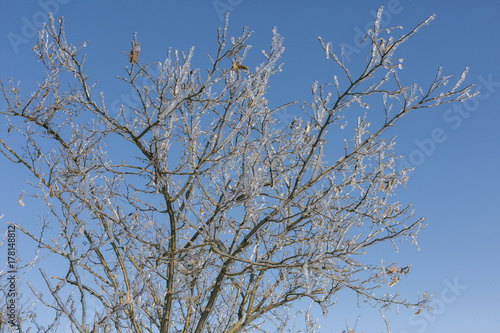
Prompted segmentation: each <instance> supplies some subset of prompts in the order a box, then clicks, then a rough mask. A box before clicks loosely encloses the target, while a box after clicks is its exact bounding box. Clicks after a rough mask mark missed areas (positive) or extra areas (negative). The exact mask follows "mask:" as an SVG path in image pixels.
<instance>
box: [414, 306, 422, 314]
mask: <svg viewBox="0 0 500 333" xmlns="http://www.w3.org/2000/svg"><path fill="white" fill-rule="evenodd" d="M422 310H423V309H422V308H420V309H418V311H417V312H415V315H418V314H419V313H420V312H422Z"/></svg>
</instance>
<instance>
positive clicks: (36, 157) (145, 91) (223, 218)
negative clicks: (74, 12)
mask: <svg viewBox="0 0 500 333" xmlns="http://www.w3.org/2000/svg"><path fill="white" fill-rule="evenodd" d="M432 18H433V17H429V18H428V19H427V20H425V21H424V22H423V23H421V24H419V25H418V26H417V27H415V28H414V29H413V30H411V31H410V32H409V33H407V34H404V35H401V36H400V37H399V38H393V37H388V32H389V31H388V29H381V28H380V20H381V10H379V12H378V16H377V19H376V21H375V23H374V26H373V28H372V29H370V30H369V31H368V32H367V33H366V36H365V40H366V41H367V42H368V43H371V46H370V48H369V50H368V52H367V58H366V64H365V65H364V66H363V67H362V68H361V70H359V71H358V73H357V74H354V73H353V72H351V71H349V69H348V68H347V65H346V63H345V62H344V60H343V59H344V56H343V52H342V50H340V55H339V56H337V55H335V54H334V53H333V51H332V49H333V48H332V46H331V43H325V42H323V40H322V39H321V38H320V45H321V47H322V48H323V49H324V51H325V52H326V57H327V58H329V59H331V61H333V64H335V66H337V67H336V68H337V70H336V71H337V72H338V74H337V75H338V77H337V76H335V77H334V80H333V82H332V83H325V84H319V83H318V82H316V83H314V84H313V86H312V99H311V101H310V102H291V103H289V104H286V105H281V106H279V107H271V106H270V103H269V102H268V100H267V99H266V97H265V96H266V91H267V89H268V83H269V79H270V77H271V76H272V75H273V74H275V73H277V72H279V71H280V70H281V66H280V63H279V59H280V56H281V55H282V53H283V46H282V42H283V40H282V38H281V37H280V35H279V34H278V33H277V31H276V30H273V35H272V42H271V46H270V49H269V50H268V51H262V56H263V57H262V62H261V63H260V64H259V65H258V66H256V67H254V68H249V67H250V65H249V64H248V62H249V61H248V59H247V55H248V53H249V50H250V46H249V44H248V42H249V38H250V35H251V32H250V31H248V30H247V29H246V28H245V29H243V31H242V33H241V35H240V36H238V37H234V38H229V36H228V34H227V18H226V22H225V25H224V27H223V28H222V29H220V30H219V31H218V38H217V44H218V47H217V51H216V54H215V55H214V56H213V57H210V63H211V64H210V67H209V68H208V69H207V70H206V71H202V70H200V69H197V68H192V67H191V62H192V58H193V54H194V49H193V48H191V49H190V50H189V51H188V52H187V53H183V52H179V51H177V50H175V51H169V52H168V54H167V56H166V59H165V61H164V62H155V63H148V64H141V59H140V55H139V43H138V42H137V41H136V39H135V36H134V39H133V41H132V50H131V53H130V55H129V60H130V64H128V66H129V67H126V75H124V76H123V77H119V79H120V80H122V81H123V82H126V83H127V84H129V85H130V86H131V87H132V88H133V90H134V94H136V95H135V96H136V98H137V99H138V100H139V101H140V103H139V104H140V105H139V107H133V106H130V105H122V106H121V108H120V111H119V112H118V113H113V112H112V111H110V109H109V108H108V106H107V104H106V103H105V100H104V95H103V94H102V93H97V92H96V86H95V83H93V81H92V79H91V78H90V77H89V76H87V75H86V74H85V73H84V59H85V57H84V56H82V55H81V50H82V48H83V47H85V44H82V45H81V46H80V47H75V46H73V45H71V44H69V43H68V42H67V41H66V39H65V35H64V31H63V22H62V20H59V22H58V23H57V22H56V21H54V20H53V19H51V21H50V24H49V25H47V26H44V27H43V28H42V29H41V30H40V32H39V39H38V42H37V44H36V46H35V48H34V52H35V53H36V55H37V56H38V59H39V60H40V62H41V63H42V64H43V65H44V66H45V68H46V73H47V74H46V78H44V79H43V80H42V81H41V82H39V83H38V89H37V90H36V91H34V92H32V93H30V94H28V95H23V94H22V93H21V89H20V86H19V85H18V84H15V83H14V82H13V81H9V82H3V81H2V82H1V87H2V92H3V96H4V99H5V101H6V103H7V106H6V108H5V109H4V110H2V111H1V113H2V114H3V115H5V116H6V118H7V121H8V126H9V127H8V129H9V130H8V132H9V134H7V133H3V134H2V137H1V139H0V143H1V146H0V152H1V153H2V154H3V156H4V157H5V158H6V159H8V160H10V161H11V162H13V163H18V164H19V165H22V166H23V167H25V168H26V169H27V170H29V172H30V173H31V174H32V175H33V179H34V181H32V182H31V184H32V185H33V186H34V187H35V190H34V191H33V192H32V193H31V192H30V193H29V195H32V196H35V197H36V198H38V199H40V200H42V201H44V202H45V204H46V205H47V207H48V209H49V211H50V218H49V219H48V220H47V223H50V224H51V225H52V226H53V227H54V226H57V228H56V229H57V234H56V235H55V236H54V237H40V234H39V232H40V230H38V231H36V230H33V229H30V228H28V227H26V226H22V225H16V227H17V228H18V229H19V230H21V231H22V232H24V233H25V234H26V235H27V236H29V237H31V238H32V239H33V241H34V244H36V245H37V246H39V247H40V249H41V251H42V252H44V253H50V254H52V256H56V257H59V259H60V260H61V262H62V263H64V264H62V265H63V267H64V266H65V267H66V268H67V273H64V274H59V273H57V272H56V273H54V272H49V269H47V268H40V273H41V278H42V279H43V281H44V283H45V285H46V288H47V292H45V293H43V294H42V292H40V291H39V290H36V289H35V288H34V287H33V288H32V291H33V293H34V295H35V297H36V298H37V299H38V303H39V304H38V305H37V306H43V305H44V306H47V307H48V308H51V309H52V311H54V313H55V322H54V323H52V326H47V325H45V326H43V325H41V324H39V323H35V321H36V320H35V319H32V322H31V324H29V320H28V319H27V318H26V321H25V323H24V324H23V325H25V326H26V327H28V326H29V325H32V327H35V325H36V327H37V328H38V330H40V331H51V330H55V327H56V326H57V325H56V324H57V323H62V322H63V321H66V322H70V325H71V328H72V329H73V330H74V331H77V332H101V331H105V332H109V331H117V332H129V331H133V332H247V331H252V330H255V331H265V330H267V329H266V327H271V326H273V327H274V326H275V329H276V330H277V331H282V330H284V329H285V328H286V327H289V326H287V325H288V324H290V322H289V321H290V318H292V316H293V313H291V312H290V307H291V306H292V305H293V304H296V302H297V301H299V300H307V301H310V302H311V303H312V304H317V305H318V306H319V307H320V308H321V309H322V310H323V311H324V313H326V311H327V309H328V308H329V307H330V306H331V305H332V304H333V303H334V302H336V298H335V297H336V295H337V293H338V292H339V291H341V290H350V291H352V292H354V293H355V294H356V295H357V296H358V297H359V299H360V300H363V301H365V302H367V303H369V304H371V305H372V306H375V307H379V308H386V307H397V306H406V307H416V308H417V309H418V308H425V307H426V306H427V305H426V302H427V300H428V296H427V295H420V296H419V297H417V299H415V300H413V301H410V300H408V299H406V298H402V297H400V296H399V294H398V293H397V291H394V292H391V290H395V289H396V288H397V286H396V287H394V288H392V289H390V288H389V287H392V286H394V285H396V283H397V282H398V281H399V279H400V278H401V277H402V276H403V275H405V274H407V273H408V271H409V266H406V267H401V266H403V265H397V264H394V263H387V262H382V263H380V262H377V263H370V262H366V260H364V259H363V258H365V257H363V254H365V252H366V251H369V249H372V248H375V246H376V245H377V244H378V243H383V242H392V243H393V244H394V247H395V248H396V241H400V240H405V239H410V240H411V241H412V242H416V241H415V237H416V235H417V233H418V232H419V230H420V229H421V228H422V226H423V224H422V220H423V219H421V218H414V216H413V212H412V210H411V207H410V206H404V205H401V204H400V203H398V202H397V201H394V200H393V199H392V198H391V194H392V193H393V192H394V190H395V189H396V188H397V187H398V186H400V185H404V184H405V182H406V181H407V178H408V170H406V169H405V168H402V169H399V168H397V167H396V161H397V159H398V156H395V154H394V152H393V145H394V140H393V139H391V138H390V137H387V136H384V135H383V133H384V132H385V131H386V130H387V129H389V128H390V127H392V126H394V124H395V123H396V121H397V120H398V119H400V118H401V117H403V116H405V115H406V114H408V113H409V112H410V111H412V110H417V109H423V108H430V107H434V106H436V105H439V104H443V103H448V102H453V101H461V100H463V99H465V98H467V97H469V96H470V93H469V92H470V88H471V86H467V87H465V88H460V87H459V86H460V85H461V84H462V82H463V81H464V79H465V74H466V71H464V73H462V75H461V77H460V79H459V80H458V82H457V83H456V85H454V86H453V87H452V88H451V89H449V88H448V89H449V90H448V89H447V88H446V87H444V86H445V85H446V84H447V82H448V79H449V76H442V75H441V69H439V70H438V72H437V74H436V77H435V79H434V80H433V82H432V83H431V85H430V86H429V87H428V88H425V89H424V88H421V87H419V86H417V85H416V84H411V85H405V84H403V83H402V82H401V81H400V79H399V77H398V73H399V71H400V69H401V68H402V60H401V59H397V58H395V57H394V54H395V51H396V49H397V48H398V47H399V46H400V45H401V44H402V43H403V42H405V41H406V40H407V39H408V38H409V37H411V36H412V35H413V34H415V33H416V32H417V30H419V28H420V27H422V26H423V25H426V24H427V23H428V22H430V21H431V20H432ZM125 54H127V55H128V52H127V53H125ZM124 61H126V57H125V56H124ZM329 70H330V69H329ZM61 80H62V81H64V84H62V82H61ZM66 81H67V83H66ZM369 104H376V105H377V106H376V107H371V110H369V112H366V113H365V111H362V112H361V111H360V110H361V109H362V108H366V109H368V108H369V107H370V106H369ZM285 107H286V108H288V110H290V109H292V108H296V109H297V110H298V111H300V112H302V113H303V115H302V116H301V117H296V118H295V119H293V120H292V119H290V121H289V122H288V123H284V122H280V121H278V119H279V118H278V117H277V115H278V114H279V113H280V112H283V110H284V108H285ZM369 120H370V122H372V123H373V124H374V125H372V126H370V122H369ZM344 126H347V128H346V129H344ZM342 129H344V130H342ZM347 130H352V138H349V139H348V140H347V139H345V134H344V133H345V132H346V131H347ZM107 145H108V146H109V145H112V146H114V147H116V146H117V145H119V147H120V148H119V149H114V150H111V149H108V150H107V149H106V147H107ZM35 267H37V268H38V267H41V266H40V264H37V265H36V266H35ZM65 271H66V270H65ZM26 313H28V312H26ZM270 325H271V326H270ZM305 325H306V329H307V330H308V331H314V330H315V325H316V324H315V321H314V319H312V317H311V314H309V313H308V314H306V324H305Z"/></svg>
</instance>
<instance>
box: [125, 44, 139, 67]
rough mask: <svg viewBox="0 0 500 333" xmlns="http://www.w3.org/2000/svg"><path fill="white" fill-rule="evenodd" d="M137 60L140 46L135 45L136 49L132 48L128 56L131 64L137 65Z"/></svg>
mask: <svg viewBox="0 0 500 333" xmlns="http://www.w3.org/2000/svg"><path fill="white" fill-rule="evenodd" d="M137 59H139V45H135V47H134V46H132V49H131V50H130V53H129V55H128V61H130V63H131V64H135V63H136V62H137Z"/></svg>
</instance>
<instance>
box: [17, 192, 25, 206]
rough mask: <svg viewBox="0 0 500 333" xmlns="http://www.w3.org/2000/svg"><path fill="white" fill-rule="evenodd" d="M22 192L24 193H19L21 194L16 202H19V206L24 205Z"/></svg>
mask: <svg viewBox="0 0 500 333" xmlns="http://www.w3.org/2000/svg"><path fill="white" fill-rule="evenodd" d="M23 194H24V193H21V195H20V196H19V200H18V202H19V206H21V207H24V202H23Z"/></svg>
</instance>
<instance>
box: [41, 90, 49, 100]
mask: <svg viewBox="0 0 500 333" xmlns="http://www.w3.org/2000/svg"><path fill="white" fill-rule="evenodd" d="M48 93H49V88H45V91H44V92H43V95H42V98H45V97H46V96H47V94H48Z"/></svg>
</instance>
